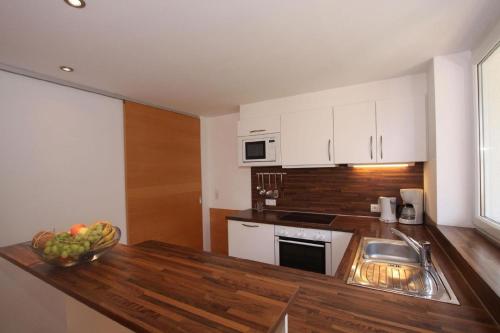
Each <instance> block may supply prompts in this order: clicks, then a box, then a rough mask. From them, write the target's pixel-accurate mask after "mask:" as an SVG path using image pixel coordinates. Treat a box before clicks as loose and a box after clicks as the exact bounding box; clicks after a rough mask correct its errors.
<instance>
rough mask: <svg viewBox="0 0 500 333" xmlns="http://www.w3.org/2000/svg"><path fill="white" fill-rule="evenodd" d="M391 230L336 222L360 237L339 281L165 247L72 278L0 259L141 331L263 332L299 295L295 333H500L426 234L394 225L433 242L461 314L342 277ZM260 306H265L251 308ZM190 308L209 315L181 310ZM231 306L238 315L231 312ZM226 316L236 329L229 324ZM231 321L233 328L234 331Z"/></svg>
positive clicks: (23, 251) (125, 250) (370, 222)
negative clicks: (366, 244)
mask: <svg viewBox="0 0 500 333" xmlns="http://www.w3.org/2000/svg"><path fill="white" fill-rule="evenodd" d="M392 226H394V225H386V224H384V223H380V222H378V221H377V220H376V219H373V218H353V217H347V216H338V217H337V219H336V220H335V221H334V223H333V228H334V230H339V231H349V232H354V236H353V238H352V240H351V243H350V244H349V248H348V251H347V253H346V255H345V256H344V258H343V260H342V263H341V265H340V269H339V272H338V275H337V277H331V276H326V275H322V274H317V273H311V272H305V271H300V270H296V269H292V268H286V267H277V266H274V265H268V264H262V263H257V262H253V261H248V260H242V259H236V258H231V257H226V256H222V255H216V254H210V253H206V252H199V251H195V250H191V249H187V248H181V247H178V246H173V245H166V244H162V243H159V242H145V243H142V244H139V245H136V246H121V245H120V246H118V247H117V248H115V249H113V251H111V253H109V254H108V255H107V256H105V257H103V258H102V260H101V261H98V262H95V263H93V264H90V265H85V266H77V267H74V268H70V269H68V270H64V269H57V268H51V267H49V266H48V265H46V264H44V263H41V262H40V260H39V259H38V258H37V257H36V256H35V255H34V254H33V253H31V251H30V250H29V248H28V247H27V245H14V246H11V247H6V248H1V249H0V255H1V256H3V257H4V258H6V259H7V260H10V261H11V262H13V263H14V264H16V265H18V266H19V267H21V268H23V269H25V270H26V271H28V272H31V273H32V274H34V275H36V276H38V277H39V278H41V279H43V280H45V281H47V282H48V283H50V284H52V285H54V286H56V287H57V288H59V289H60V290H62V291H64V292H66V293H68V294H70V295H71V296H73V297H75V298H77V299H79V300H80V301H82V302H85V303H86V304H88V305H90V306H92V307H94V308H95V309H96V310H97V311H100V312H101V313H104V314H105V315H107V316H109V317H111V318H112V319H114V320H116V321H118V322H120V323H122V324H123V325H126V326H127V327H131V328H132V329H135V330H139V331H150V332H154V331H157V330H158V329H161V330H163V331H167V332H170V331H172V332H177V331H183V332H237V331H238V328H240V329H243V327H240V326H237V325H246V326H250V327H252V329H255V330H263V329H265V327H262V326H266V325H265V323H268V324H270V322H271V321H273V320H270V319H269V317H268V315H264V314H262V313H261V312H260V311H263V310H262V309H263V308H265V307H266V306H268V307H269V308H271V307H272V305H276V306H277V308H280V307H279V306H278V305H279V304H283V303H285V302H286V301H287V300H288V299H290V298H291V296H290V294H291V293H293V291H294V290H295V288H296V286H299V290H298V291H297V293H296V296H295V298H294V299H293V300H292V302H291V305H290V306H289V308H288V309H287V310H286V311H287V312H288V314H289V331H290V332H317V333H323V332H325V333H326V332H419V333H422V332H500V327H499V326H498V325H497V323H496V322H495V321H494V319H493V318H492V317H491V315H490V313H488V311H486V310H485V308H484V306H483V304H482V303H481V301H480V300H479V298H478V297H477V295H476V294H475V293H474V291H473V290H472V289H471V288H470V285H469V284H468V282H467V281H466V280H465V279H464V276H463V275H462V274H460V272H459V271H458V269H457V266H456V265H455V264H454V263H453V262H452V261H451V260H450V259H449V258H448V256H447V255H446V254H445V253H444V252H443V250H442V249H441V247H440V245H439V244H438V243H437V241H436V240H435V239H434V238H433V236H432V234H431V232H430V231H429V230H428V229H427V227H425V226H408V225H406V226H405V225H397V227H398V229H400V230H401V231H403V232H405V233H407V234H408V235H410V236H412V237H414V238H416V239H417V240H430V241H431V244H432V248H433V254H432V255H433V260H435V261H436V262H437V263H438V264H439V266H440V267H441V269H442V270H443V273H444V274H445V276H446V277H447V279H448V281H449V283H450V285H451V287H452V288H453V290H454V292H455V294H456V296H457V298H458V300H459V301H460V305H453V304H445V303H440V302H434V301H429V300H424V299H417V298H414V297H409V296H403V295H397V294H392V293H387V292H382V291H376V290H370V289H366V288H361V287H356V286H351V285H347V284H346V283H345V277H346V275H347V272H348V270H349V269H350V266H351V264H352V260H353V258H354V254H355V253H354V252H355V251H354V249H356V248H357V246H358V242H359V240H360V239H361V237H364V236H367V237H380V238H394V236H393V235H392V233H391V232H390V230H389V228H390V227H392ZM173 284H176V285H175V286H174V285H173ZM198 285H199V289H198V287H197V286H198ZM245 288H246V289H245ZM228 289H230V290H234V289H237V290H245V291H246V292H250V294H252V293H253V294H258V295H259V296H262V297H264V299H262V298H261V297H254V296H249V295H248V294H246V293H243V295H242V294H241V292H240V294H236V295H233V294H234V293H230V294H229V293H228V292H227V290H228ZM249 290H250V291H249ZM172 299H174V300H177V301H179V302H180V303H176V302H173V301H172ZM260 301H262V304H261V303H259V304H261V305H260V306H258V307H257V306H256V305H254V302H260ZM186 303H187V304H189V305H190V306H194V307H195V308H199V309H201V310H203V311H205V312H203V311H201V312H197V310H196V309H193V308H192V307H187V308H184V306H185V304H186ZM264 303H266V304H268V305H264ZM261 306H262V307H261ZM231 307H234V308H235V310H233V311H229V310H228V308H231ZM266 311H269V310H266ZM207 312H209V313H213V312H215V313H216V314H217V315H218V317H213V318H214V319H207ZM273 313H274V312H273ZM221 317H222V319H220V318H221ZM228 317H229V318H230V322H226V321H224V320H225V319H227V318H228ZM236 318H237V319H236ZM223 319H224V320H223ZM218 320H220V321H218ZM241 320H243V321H244V324H242V321H241ZM232 322H236V324H234V326H231V325H233V324H232ZM255 322H257V323H255Z"/></svg>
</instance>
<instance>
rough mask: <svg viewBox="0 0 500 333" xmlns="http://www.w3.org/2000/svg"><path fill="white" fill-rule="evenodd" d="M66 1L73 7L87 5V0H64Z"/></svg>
mask: <svg viewBox="0 0 500 333" xmlns="http://www.w3.org/2000/svg"><path fill="white" fill-rule="evenodd" d="M64 2H66V3H67V4H68V5H70V6H71V7H75V8H83V7H85V1H83V0H64Z"/></svg>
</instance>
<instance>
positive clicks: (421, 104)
mask: <svg viewBox="0 0 500 333" xmlns="http://www.w3.org/2000/svg"><path fill="white" fill-rule="evenodd" d="M333 113H334V148H335V163H337V164H365V163H402V162H421V161H426V160H427V127H426V99H425V96H417V97H413V98H401V99H399V98H394V99H387V100H380V101H376V102H366V103H358V104H351V105H343V106H335V107H334V108H333Z"/></svg>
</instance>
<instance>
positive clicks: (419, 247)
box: [391, 228, 432, 269]
mask: <svg viewBox="0 0 500 333" xmlns="http://www.w3.org/2000/svg"><path fill="white" fill-rule="evenodd" d="M391 232H392V233H393V234H394V235H396V236H398V237H399V238H401V239H402V240H404V241H405V242H406V243H407V244H408V246H409V247H410V248H412V249H413V250H414V251H415V252H417V254H418V258H419V260H420V266H422V267H423V268H424V269H430V268H431V267H432V260H431V243H430V242H428V241H422V242H418V241H416V240H415V239H413V238H411V237H409V236H407V235H406V234H404V233H402V232H401V231H399V230H396V229H394V228H391Z"/></svg>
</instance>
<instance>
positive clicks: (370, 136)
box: [333, 102, 377, 164]
mask: <svg viewBox="0 0 500 333" xmlns="http://www.w3.org/2000/svg"><path fill="white" fill-rule="evenodd" d="M333 114H334V122H333V123H334V151H335V163H337V164H349V163H376V162H377V144H376V140H377V132H376V128H375V105H374V103H373V102H371V103H357V104H351V105H343V106H335V107H334V108H333Z"/></svg>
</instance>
